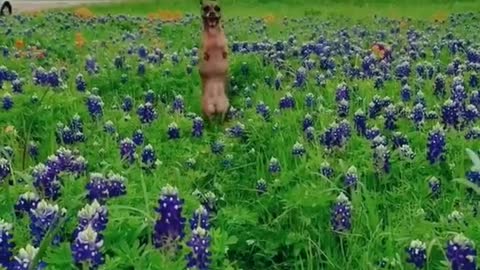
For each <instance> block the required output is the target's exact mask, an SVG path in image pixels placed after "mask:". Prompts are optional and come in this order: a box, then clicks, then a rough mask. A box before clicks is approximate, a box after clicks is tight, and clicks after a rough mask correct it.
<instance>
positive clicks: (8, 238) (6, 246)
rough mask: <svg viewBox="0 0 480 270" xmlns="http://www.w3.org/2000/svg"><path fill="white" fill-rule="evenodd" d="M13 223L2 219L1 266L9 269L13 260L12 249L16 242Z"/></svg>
mask: <svg viewBox="0 0 480 270" xmlns="http://www.w3.org/2000/svg"><path fill="white" fill-rule="evenodd" d="M11 231H12V224H10V223H7V222H5V221H4V220H3V219H0V267H3V268H5V269H9V268H8V267H9V266H10V262H11V260H12V256H13V253H12V250H13V248H14V247H15V244H14V243H13V242H12V234H11Z"/></svg>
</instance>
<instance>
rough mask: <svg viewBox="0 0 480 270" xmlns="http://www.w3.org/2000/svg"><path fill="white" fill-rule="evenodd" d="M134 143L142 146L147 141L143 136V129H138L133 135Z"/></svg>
mask: <svg viewBox="0 0 480 270" xmlns="http://www.w3.org/2000/svg"><path fill="white" fill-rule="evenodd" d="M132 141H133V142H134V143H135V144H136V145H142V144H143V143H144V141H145V135H143V131H142V130H141V129H137V130H135V131H134V132H133V134H132Z"/></svg>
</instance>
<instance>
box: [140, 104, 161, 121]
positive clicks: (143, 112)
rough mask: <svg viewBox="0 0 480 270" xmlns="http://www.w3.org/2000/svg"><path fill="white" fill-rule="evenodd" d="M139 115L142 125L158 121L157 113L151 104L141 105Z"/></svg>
mask: <svg viewBox="0 0 480 270" xmlns="http://www.w3.org/2000/svg"><path fill="white" fill-rule="evenodd" d="M137 115H138V118H139V119H140V122H141V123H142V124H150V123H152V122H153V121H154V120H155V119H157V111H156V110H155V108H154V107H153V104H152V103H150V102H147V103H145V104H140V105H139V106H138V109H137Z"/></svg>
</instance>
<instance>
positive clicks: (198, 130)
mask: <svg viewBox="0 0 480 270" xmlns="http://www.w3.org/2000/svg"><path fill="white" fill-rule="evenodd" d="M203 126H204V125H203V119H202V118H201V117H198V116H197V117H195V118H194V119H193V124H192V137H195V138H200V137H202V136H203Z"/></svg>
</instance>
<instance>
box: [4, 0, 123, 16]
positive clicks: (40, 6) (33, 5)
mask: <svg viewBox="0 0 480 270" xmlns="http://www.w3.org/2000/svg"><path fill="white" fill-rule="evenodd" d="M110 2H114V0H113V1H108V0H100V1H92V0H90V1H89V0H85V1H83V0H74V1H43V0H37V1H21V0H20V1H13V13H14V14H20V13H24V12H32V11H40V10H47V9H58V8H69V7H73V6H83V5H95V4H105V3H110Z"/></svg>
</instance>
